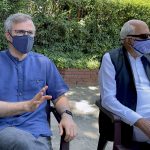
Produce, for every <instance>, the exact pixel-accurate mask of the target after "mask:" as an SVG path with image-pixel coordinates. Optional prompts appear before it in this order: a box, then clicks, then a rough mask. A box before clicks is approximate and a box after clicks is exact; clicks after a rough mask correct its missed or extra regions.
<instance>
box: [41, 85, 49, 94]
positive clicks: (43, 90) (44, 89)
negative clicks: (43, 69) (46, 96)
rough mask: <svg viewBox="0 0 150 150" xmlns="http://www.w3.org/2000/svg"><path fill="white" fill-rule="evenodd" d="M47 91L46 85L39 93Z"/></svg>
mask: <svg viewBox="0 0 150 150" xmlns="http://www.w3.org/2000/svg"><path fill="white" fill-rule="evenodd" d="M47 89H48V86H47V85H46V86H44V87H43V88H42V89H41V92H43V93H45V92H46V90H47Z"/></svg>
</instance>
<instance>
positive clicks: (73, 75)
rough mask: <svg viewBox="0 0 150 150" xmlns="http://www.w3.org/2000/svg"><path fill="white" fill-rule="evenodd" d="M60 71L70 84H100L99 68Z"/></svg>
mask: <svg viewBox="0 0 150 150" xmlns="http://www.w3.org/2000/svg"><path fill="white" fill-rule="evenodd" d="M59 71H60V73H61V75H62V76H63V78H64V80H65V82H66V83H67V84H68V85H70V86H86V85H91V86H92V85H93V86H94V85H98V69H95V70H88V69H59Z"/></svg>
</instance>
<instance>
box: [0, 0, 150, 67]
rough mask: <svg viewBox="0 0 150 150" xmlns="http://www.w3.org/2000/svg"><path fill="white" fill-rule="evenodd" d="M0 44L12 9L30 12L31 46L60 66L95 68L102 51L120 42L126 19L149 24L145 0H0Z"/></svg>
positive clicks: (148, 5)
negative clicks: (32, 30)
mask: <svg viewBox="0 0 150 150" xmlns="http://www.w3.org/2000/svg"><path fill="white" fill-rule="evenodd" d="M0 12H1V13H0V19H1V23H0V48H1V49H4V48H5V47H6V40H5V39H4V32H3V30H4V29H3V21H4V20H5V19H6V17H7V16H8V15H10V14H11V13H16V12H24V13H29V14H31V15H32V16H33V19H34V22H35V25H36V27H37V33H36V38H35V50H36V51H40V52H41V53H45V54H46V55H47V56H48V57H50V58H52V59H53V60H54V62H55V63H56V65H57V66H59V67H61V68H64V67H65V68H69V67H75V68H95V67H99V65H98V63H99V60H100V58H101V57H102V55H103V54H104V53H105V52H106V51H108V50H110V49H112V48H116V47H119V46H120V37H119V32H120V29H121V27H122V25H123V24H124V23H125V22H126V21H128V20H130V19H140V20H143V21H145V22H146V23H147V24H148V25H150V1H149V0H132V1H131V0H74V1H72V0H59V1H58V0H46V1H42V0H26V1H21V0H1V3H0Z"/></svg>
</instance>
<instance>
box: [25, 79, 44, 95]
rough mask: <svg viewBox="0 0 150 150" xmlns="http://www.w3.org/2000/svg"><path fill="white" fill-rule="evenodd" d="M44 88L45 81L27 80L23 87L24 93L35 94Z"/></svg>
mask: <svg viewBox="0 0 150 150" xmlns="http://www.w3.org/2000/svg"><path fill="white" fill-rule="evenodd" d="M44 86H45V81H44V80H42V79H33V80H29V82H28V84H27V85H26V86H25V91H29V92H33V93H37V92H39V91H40V90H41V89H42V88H43V87H44Z"/></svg>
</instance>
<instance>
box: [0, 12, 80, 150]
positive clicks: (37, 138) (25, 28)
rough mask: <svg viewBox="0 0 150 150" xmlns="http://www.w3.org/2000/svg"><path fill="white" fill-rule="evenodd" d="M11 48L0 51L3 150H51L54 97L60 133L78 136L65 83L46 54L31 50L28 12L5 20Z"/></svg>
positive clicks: (0, 136)
mask: <svg viewBox="0 0 150 150" xmlns="http://www.w3.org/2000/svg"><path fill="white" fill-rule="evenodd" d="M5 36H6V39H7V41H8V49H6V50H4V51H1V52H0V150H50V149H52V148H51V144H50V141H49V138H48V137H50V136H52V132H51V131H50V129H49V124H48V122H47V115H46V111H45V106H46V104H47V102H46V100H47V99H51V100H52V102H53V103H54V105H55V107H56V109H57V111H58V112H59V113H60V114H61V117H62V118H61V121H60V124H59V129H60V135H62V134H63V129H65V131H66V137H65V140H66V141H70V140H72V139H73V138H74V137H75V136H76V132H77V131H76V124H75V123H74V121H73V119H72V116H71V112H70V108H69V103H68V99H67V97H66V96H64V93H66V92H67V91H68V86H67V85H66V84H65V83H64V81H63V79H62V77H61V75H60V74H59V72H58V70H57V68H56V66H55V65H54V64H53V62H52V61H51V60H49V59H48V58H47V57H45V56H43V55H41V54H38V53H35V52H31V50H32V46H33V43H34V36H35V26H34V24H33V21H32V19H31V17H30V16H29V15H26V14H22V13H17V14H13V15H10V16H9V17H8V18H7V19H6V21H5Z"/></svg>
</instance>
